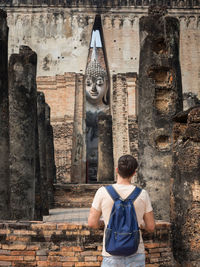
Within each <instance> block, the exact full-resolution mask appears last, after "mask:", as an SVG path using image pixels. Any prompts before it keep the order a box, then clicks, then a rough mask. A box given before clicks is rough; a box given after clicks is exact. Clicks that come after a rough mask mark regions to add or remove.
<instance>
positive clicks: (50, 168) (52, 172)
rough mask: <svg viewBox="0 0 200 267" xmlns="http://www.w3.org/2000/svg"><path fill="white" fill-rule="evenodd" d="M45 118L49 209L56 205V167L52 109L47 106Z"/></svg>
mask: <svg viewBox="0 0 200 267" xmlns="http://www.w3.org/2000/svg"><path fill="white" fill-rule="evenodd" d="M45 117H46V120H45V122H46V134H47V140H46V168H47V188H48V203H49V208H53V205H54V187H53V184H54V183H55V182H56V167H55V159H54V143H53V128H52V126H51V124H50V107H49V105H48V104H45Z"/></svg>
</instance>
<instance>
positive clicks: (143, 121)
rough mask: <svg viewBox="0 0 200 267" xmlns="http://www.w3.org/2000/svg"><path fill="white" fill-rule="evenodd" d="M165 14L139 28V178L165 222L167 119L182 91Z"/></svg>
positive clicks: (172, 24) (173, 33) (152, 14)
mask: <svg viewBox="0 0 200 267" xmlns="http://www.w3.org/2000/svg"><path fill="white" fill-rule="evenodd" d="M159 9H160V10H159ZM164 13H165V10H164V9H163V8H162V7H159V8H157V9H156V10H155V9H154V8H153V7H152V8H150V9H149V15H148V16H146V17H142V18H141V19H140V23H139V26H140V46H141V50H140V66H139V90H138V129H139V136H138V150H139V171H138V178H139V183H140V184H141V186H143V187H145V188H146V189H147V191H148V192H149V194H150V197H151V200H152V204H153V208H154V212H155V216H156V218H157V219H163V220H169V214H170V204H169V203H170V193H169V192H170V174H171V168H172V125H173V122H172V117H173V116H174V115H175V114H176V113H177V112H179V111H181V110H182V86H181V72H180V65H179V22H178V20H177V19H176V18H173V17H169V16H165V15H164Z"/></svg>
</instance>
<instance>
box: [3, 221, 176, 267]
mask: <svg viewBox="0 0 200 267" xmlns="http://www.w3.org/2000/svg"><path fill="white" fill-rule="evenodd" d="M102 234H103V231H102V230H91V229H89V228H88V227H87V226H85V225H73V224H66V223H42V222H11V221H10V222H1V223H0V266H4V267H7V266H10V267H11V266H18V267H31V266H58V267H61V266H74V267H78V266H88V267H89V266H92V267H94V266H100V265H101V261H102V256H101V250H102ZM169 234H170V224H169V223H163V222H162V223H161V222H157V224H156V230H155V232H154V234H151V235H149V234H144V240H145V248H146V263H147V264H146V267H159V266H163V265H164V266H169V267H172V266H173V256H172V251H171V247H170V238H169V237H170V235H169Z"/></svg>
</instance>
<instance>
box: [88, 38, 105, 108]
mask: <svg viewBox="0 0 200 267" xmlns="http://www.w3.org/2000/svg"><path fill="white" fill-rule="evenodd" d="M85 88H86V98H87V101H88V102H89V103H91V104H92V105H94V106H95V105H100V104H107V97H106V96H107V91H108V78H107V73H106V71H105V69H103V68H102V66H101V65H100V63H99V62H98V57H97V50H96V41H94V47H93V51H92V56H91V61H90V62H89V64H88V66H87V70H86V82H85Z"/></svg>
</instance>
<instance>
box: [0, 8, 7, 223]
mask: <svg viewBox="0 0 200 267" xmlns="http://www.w3.org/2000/svg"><path fill="white" fill-rule="evenodd" d="M7 61H8V27H7V21H6V13H5V12H4V11H2V10H0V219H7V218H9V160H8V159H9V130H8V128H9V125H8V124H9V122H8V120H9V119H8V72H7V68H8V62H7Z"/></svg>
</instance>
